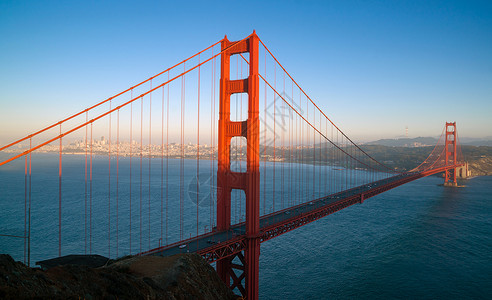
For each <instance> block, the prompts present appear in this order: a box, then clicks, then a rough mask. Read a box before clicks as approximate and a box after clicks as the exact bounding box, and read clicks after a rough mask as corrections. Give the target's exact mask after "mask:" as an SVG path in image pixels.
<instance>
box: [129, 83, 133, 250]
mask: <svg viewBox="0 0 492 300" xmlns="http://www.w3.org/2000/svg"><path fill="white" fill-rule="evenodd" d="M130 98H131V99H132V100H133V89H132V90H131V92H130ZM132 149H133V102H132V103H130V184H129V186H130V197H129V213H130V214H129V225H130V226H129V227H130V228H129V229H130V230H129V249H130V254H132V156H133V151H132Z"/></svg>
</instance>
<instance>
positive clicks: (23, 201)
mask: <svg viewBox="0 0 492 300" xmlns="http://www.w3.org/2000/svg"><path fill="white" fill-rule="evenodd" d="M99 136H103V138H101V139H98V138H97V137H99ZM0 154H1V155H2V156H0V172H3V173H4V177H2V178H3V180H2V184H1V189H2V193H1V194H3V195H4V196H3V197H2V198H1V201H3V202H12V203H14V204H15V205H14V206H15V209H12V210H11V211H10V212H9V215H10V216H11V217H12V218H13V220H14V218H15V220H17V221H18V220H22V221H23V222H21V223H22V224H21V223H18V224H17V225H18V226H17V229H16V230H17V231H15V230H14V231H15V232H14V233H9V232H0V236H1V237H3V238H12V239H16V240H18V241H23V242H21V243H22V244H23V246H22V247H23V249H21V250H20V251H21V252H22V253H23V255H24V262H25V263H26V264H30V261H31V255H36V251H38V252H39V251H40V250H39V249H40V248H42V247H41V246H40V245H39V244H43V243H46V240H47V239H48V237H50V238H51V239H50V240H53V239H55V240H56V247H51V249H52V250H54V249H55V248H56V250H55V252H56V253H52V255H53V256H56V255H57V256H60V257H61V256H62V255H63V254H67V253H68V252H71V253H73V252H79V253H80V252H83V253H84V254H103V255H107V256H108V257H114V258H116V257H120V256H123V255H128V254H136V255H172V254H177V253H184V252H195V253H198V254H200V255H201V256H202V257H203V258H204V259H206V260H207V261H208V262H210V263H214V262H215V263H216V269H217V272H218V274H219V276H220V277H221V279H222V280H223V281H224V282H225V283H226V284H227V285H228V286H229V287H230V288H231V289H237V291H239V292H240V293H241V294H242V295H243V296H244V297H245V298H247V299H257V297H258V280H259V277H258V274H259V255H260V245H261V243H262V242H265V241H268V240H270V239H272V238H274V237H277V236H279V235H281V234H283V233H286V232H289V231H292V230H294V229H296V228H298V227H301V226H303V225H305V224H308V223H310V222H313V221H315V220H317V219H319V218H322V217H324V216H327V215H329V214H332V213H334V212H336V211H339V210H341V209H344V208H347V207H349V206H351V205H353V204H357V203H363V202H364V201H365V200H366V199H367V198H370V197H373V196H375V195H378V194H380V193H383V192H385V191H388V190H390V189H393V188H395V187H398V186H400V185H403V184H405V183H408V182H411V181H413V180H416V179H419V178H422V177H425V176H429V175H433V174H437V173H442V172H444V181H445V185H456V176H457V173H458V171H457V170H458V169H459V168H460V167H461V166H463V165H464V159H463V155H462V153H461V148H460V144H459V141H458V136H457V131H456V123H446V124H445V127H444V130H443V132H442V134H441V138H440V139H439V142H438V143H437V145H436V146H435V147H434V149H433V151H432V152H431V154H430V155H429V157H428V158H427V159H426V160H425V161H424V162H422V164H420V165H419V166H417V167H416V168H414V169H413V170H410V171H407V172H399V171H398V170H397V169H395V168H392V167H389V166H386V165H385V164H383V163H381V162H379V161H377V160H375V159H374V158H373V157H371V156H370V155H369V154H368V153H366V152H365V151H364V150H363V149H362V148H361V147H360V146H359V145H357V144H356V143H354V142H353V141H352V140H351V139H350V138H349V137H348V136H347V135H346V134H345V133H344V132H343V131H342V130H341V129H340V128H339V127H337V126H336V125H335V124H334V123H333V122H332V121H331V120H330V119H329V118H328V116H327V115H326V114H325V113H324V112H323V111H322V110H321V108H320V107H319V106H318V105H317V104H316V103H315V101H313V99H311V98H310V97H309V96H308V94H307V93H306V92H305V91H304V90H303V89H302V88H301V86H300V85H299V84H298V83H297V82H296V81H295V80H294V78H293V77H292V76H291V74H289V73H288V72H287V70H286V69H285V68H284V67H283V65H282V64H281V63H280V62H279V61H278V59H277V58H276V57H275V56H274V55H273V53H272V52H271V51H270V49H269V48H268V47H267V46H266V45H265V43H264V42H263V41H262V40H261V39H260V38H259V37H258V36H257V35H256V33H255V32H253V33H252V34H251V35H249V36H247V37H245V38H244V39H242V40H239V41H229V40H228V39H227V36H226V37H224V38H223V39H221V40H220V41H217V42H216V43H214V44H212V45H211V46H209V47H207V48H205V49H204V50H202V51H200V52H198V53H196V54H195V55H193V56H191V57H189V58H187V59H185V60H183V61H182V62H180V63H178V64H176V65H174V66H172V67H170V68H168V69H166V70H164V71H162V72H160V73H159V74H157V75H154V76H152V77H150V78H148V79H146V80H144V81H142V82H140V83H138V84H136V85H134V86H132V87H130V88H128V89H126V90H124V91H122V92H120V93H118V94H116V95H115V96H112V97H110V98H108V99H106V100H104V101H101V102H99V103H97V104H95V105H93V106H90V107H88V108H87V109H85V110H83V111H80V112H78V113H76V114H74V115H71V116H69V117H67V118H65V119H63V120H61V121H59V122H56V123H53V124H52V125H51V126H48V127H46V128H43V129H41V130H39V131H36V132H33V133H32V134H29V135H27V136H25V137H24V138H21V139H19V140H16V141H14V142H12V143H10V144H7V145H5V146H2V147H1V148H0ZM73 157H76V159H74V158H73ZM46 170H50V171H46ZM55 171H56V172H55ZM12 187H15V188H12ZM8 189H11V190H12V189H13V190H14V191H13V192H9V193H7V192H6V191H7V190H8ZM55 203H56V205H54V204H55ZM50 205H51V206H50ZM36 207H38V208H36ZM43 207H50V209H45V210H43ZM12 223H14V221H12ZM32 224H33V225H32ZM22 226H23V229H19V228H20V227H22ZM38 226H39V227H40V228H42V229H40V230H37V231H35V230H34V229H35V228H36V227H38ZM19 232H20V233H19ZM36 235H38V236H36ZM36 244H38V245H37V246H36ZM104 245H105V246H104ZM48 248H49V247H48ZM31 249H33V250H31ZM35 249H36V250H35ZM37 257H39V254H38V256H37Z"/></svg>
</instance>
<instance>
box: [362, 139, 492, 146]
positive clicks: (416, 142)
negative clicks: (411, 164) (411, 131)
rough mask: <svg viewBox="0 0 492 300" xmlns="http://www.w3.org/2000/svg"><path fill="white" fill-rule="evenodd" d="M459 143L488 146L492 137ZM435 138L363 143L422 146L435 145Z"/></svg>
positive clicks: (463, 140) (464, 140) (491, 144)
mask: <svg viewBox="0 0 492 300" xmlns="http://www.w3.org/2000/svg"><path fill="white" fill-rule="evenodd" d="M459 140H460V144H461V145H468V146H477V147H478V146H488V147H492V139H490V137H488V138H486V139H476V138H467V137H464V138H460V139H459ZM436 144H437V139H436V138H433V137H417V138H412V139H411V138H397V139H381V140H377V141H373V142H368V143H364V145H380V146H387V147H423V146H435V145H436Z"/></svg>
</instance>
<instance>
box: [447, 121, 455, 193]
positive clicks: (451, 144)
mask: <svg viewBox="0 0 492 300" xmlns="http://www.w3.org/2000/svg"><path fill="white" fill-rule="evenodd" d="M456 142H457V141H456V122H452V123H449V122H446V139H445V143H444V147H445V148H444V152H445V159H446V164H453V165H456ZM444 186H458V183H457V181H456V168H455V169H449V170H446V171H445V173H444Z"/></svg>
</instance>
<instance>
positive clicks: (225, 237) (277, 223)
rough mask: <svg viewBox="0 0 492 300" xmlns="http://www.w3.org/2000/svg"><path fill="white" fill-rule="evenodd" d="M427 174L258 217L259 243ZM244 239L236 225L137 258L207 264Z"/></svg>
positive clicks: (239, 246)
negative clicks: (177, 257)
mask: <svg viewBox="0 0 492 300" xmlns="http://www.w3.org/2000/svg"><path fill="white" fill-rule="evenodd" d="M435 173H437V172H435ZM428 175H431V174H425V175H424V174H422V173H405V174H400V175H397V176H393V177H390V178H387V179H383V180H379V181H376V182H373V183H370V184H365V185H362V186H359V187H356V188H353V189H350V190H346V191H343V192H340V193H336V194H332V195H329V196H327V197H323V198H319V199H317V200H314V201H310V202H307V203H303V204H300V205H296V206H293V207H290V208H287V209H284V210H281V211H277V212H275V213H272V214H268V215H265V216H262V217H261V219H260V236H259V238H260V241H261V242H264V241H267V240H269V239H271V238H273V237H275V236H278V235H281V234H283V233H285V232H288V231H291V230H293V229H295V228H298V227H300V226H302V225H305V224H307V223H310V222H312V221H315V220H317V219H319V218H322V217H324V216H326V215H328V214H331V213H334V212H336V211H339V210H341V209H343V208H346V207H348V206H351V205H353V204H356V203H362V202H363V201H364V200H365V199H367V198H369V197H373V196H375V195H377V194H380V193H382V192H384V191H387V190H389V189H392V188H395V187H397V186H400V185H402V184H404V183H407V182H409V181H413V180H416V179H419V178H421V177H424V176H428ZM246 238H247V236H246V233H245V225H244V223H240V224H236V225H234V226H232V227H231V229H230V230H227V231H222V232H217V231H214V232H211V233H208V234H204V235H201V236H198V237H195V238H192V239H188V240H184V241H181V242H178V243H175V244H171V245H168V246H164V247H160V248H156V249H153V250H150V251H147V252H143V253H141V255H160V256H168V255H173V254H178V253H188V252H196V253H199V254H201V255H202V256H203V257H204V258H205V259H206V260H207V261H209V262H214V261H216V260H219V259H221V258H224V257H227V256H230V255H233V254H236V253H238V252H240V251H242V250H244V246H245V240H246Z"/></svg>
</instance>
